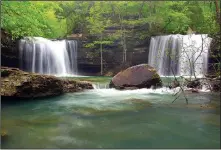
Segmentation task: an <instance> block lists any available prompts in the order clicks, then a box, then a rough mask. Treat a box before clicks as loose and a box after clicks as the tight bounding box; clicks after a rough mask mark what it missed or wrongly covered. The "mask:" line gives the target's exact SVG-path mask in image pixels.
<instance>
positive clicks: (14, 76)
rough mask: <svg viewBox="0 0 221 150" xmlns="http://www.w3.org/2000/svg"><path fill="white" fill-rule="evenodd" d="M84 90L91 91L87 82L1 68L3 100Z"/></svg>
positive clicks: (91, 87) (90, 86)
mask: <svg viewBox="0 0 221 150" xmlns="http://www.w3.org/2000/svg"><path fill="white" fill-rule="evenodd" d="M84 89H93V86H92V84H91V83H89V82H83V81H75V80H73V79H60V78H58V77H55V76H52V75H41V74H37V73H29V72H24V71H21V70H19V69H17V68H9V67H1V96H2V97H3V98H8V97H17V98H38V97H46V96H56V95H61V94H63V93H69V92H79V91H82V90H84Z"/></svg>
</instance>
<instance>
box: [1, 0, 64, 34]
mask: <svg viewBox="0 0 221 150" xmlns="http://www.w3.org/2000/svg"><path fill="white" fill-rule="evenodd" d="M55 8H56V9H58V8H59V5H58V4H57V3H56V2H34V1H33V2H31V1H3V2H2V9H1V14H2V16H1V17H2V19H1V23H2V28H4V29H6V30H7V31H9V32H10V33H11V34H12V36H13V37H19V36H43V37H47V38H56V37H60V36H63V35H64V33H65V32H66V29H65V26H64V24H65V20H58V19H57V18H56V16H55V15H54V9H55Z"/></svg>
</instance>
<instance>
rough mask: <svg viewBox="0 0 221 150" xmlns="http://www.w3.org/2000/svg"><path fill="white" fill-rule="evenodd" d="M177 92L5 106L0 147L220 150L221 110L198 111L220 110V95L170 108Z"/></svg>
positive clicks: (199, 96) (89, 94)
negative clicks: (210, 106) (5, 135)
mask: <svg viewBox="0 0 221 150" xmlns="http://www.w3.org/2000/svg"><path fill="white" fill-rule="evenodd" d="M90 79H91V80H93V81H94V82H95V81H96V82H97V81H98V80H99V81H100V84H106V83H108V82H109V80H110V78H102V77H99V78H91V77H90ZM82 80H86V77H85V79H82ZM88 80H89V78H88ZM176 90H178V89H174V90H169V89H167V88H165V87H163V88H160V89H156V90H154V89H139V90H126V91H118V90H115V89H105V88H102V89H99V88H97V89H93V90H87V91H84V92H79V93H68V94H64V95H62V96H57V97H51V98H42V99H37V100H22V101H17V102H16V103H10V104H3V105H2V111H1V127H2V128H3V129H5V130H6V131H7V133H8V136H7V137H4V139H2V143H1V147H2V148H219V147H220V108H219V107H218V108H212V109H211V108H201V107H199V105H198V104H203V103H205V104H207V103H209V104H213V105H219V104H220V100H219V94H216V93H210V92H202V93H189V94H187V97H188V100H189V105H186V103H185V99H184V97H183V96H181V97H180V98H179V99H177V100H176V101H175V102H174V103H173V104H172V103H171V102H172V101H173V100H174V98H175V97H174V96H173V94H174V93H175V92H176Z"/></svg>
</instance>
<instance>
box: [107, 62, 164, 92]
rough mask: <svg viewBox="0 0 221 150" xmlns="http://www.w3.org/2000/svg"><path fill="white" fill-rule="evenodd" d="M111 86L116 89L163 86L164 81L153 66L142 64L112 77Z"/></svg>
mask: <svg viewBox="0 0 221 150" xmlns="http://www.w3.org/2000/svg"><path fill="white" fill-rule="evenodd" d="M109 86H110V88H116V89H131V88H132V89H139V88H150V87H152V86H153V87H161V86H162V81H161V79H160V76H159V75H158V74H157V71H156V70H155V69H154V68H153V67H151V66H149V65H147V64H141V65H137V66H133V67H129V68H127V69H126V70H124V71H121V72H119V73H118V74H117V75H115V76H114V77H113V78H112V80H111V82H110V84H109Z"/></svg>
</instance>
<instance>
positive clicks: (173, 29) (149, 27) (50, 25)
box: [1, 1, 219, 42]
mask: <svg viewBox="0 0 221 150" xmlns="http://www.w3.org/2000/svg"><path fill="white" fill-rule="evenodd" d="M1 6H2V9H1V14H2V19H1V23H2V28H4V29H6V30H7V31H8V32H10V33H11V34H12V35H13V37H19V36H43V37H46V38H58V37H64V36H66V35H67V34H71V33H84V34H91V35H93V34H96V35H100V34H102V33H103V32H104V30H105V29H107V28H108V27H119V29H120V30H118V32H116V33H115V34H112V35H108V37H109V39H105V41H107V42H108V41H111V40H112V39H116V38H123V35H124V36H128V35H129V34H130V32H132V31H133V30H128V28H131V29H132V28H133V27H135V28H136V27H140V30H139V28H138V30H139V34H140V36H139V37H140V38H145V37H147V36H149V35H156V34H169V33H173V34H176V33H180V34H185V33H186V32H187V30H188V29H189V28H190V29H192V30H193V31H195V32H197V33H209V34H213V33H217V32H218V29H219V27H218V23H217V22H216V6H215V5H214V2H212V1H211V2H208V1H165V2H163V1H66V2H63V1H47V2H46V1H2V2H1ZM133 29H134V28H133Z"/></svg>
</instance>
